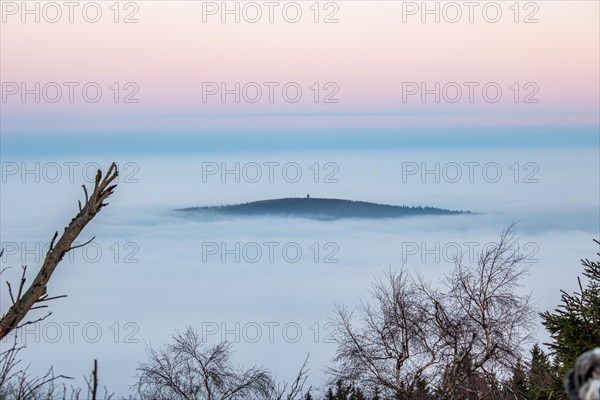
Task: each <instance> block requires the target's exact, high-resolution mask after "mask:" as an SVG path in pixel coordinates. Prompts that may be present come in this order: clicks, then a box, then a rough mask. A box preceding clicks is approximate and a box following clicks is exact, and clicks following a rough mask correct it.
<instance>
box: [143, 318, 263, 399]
mask: <svg viewBox="0 0 600 400" xmlns="http://www.w3.org/2000/svg"><path fill="white" fill-rule="evenodd" d="M148 356H149V360H148V362H146V363H142V364H140V365H139V366H138V371H139V375H138V382H137V384H136V390H137V392H138V395H139V397H140V398H141V399H152V400H162V399H164V400H171V399H182V400H200V399H206V400H236V399H254V398H260V397H262V398H265V397H267V396H268V395H269V394H270V390H271V378H270V376H269V373H268V372H267V371H266V370H263V369H261V368H257V367H253V368H250V369H247V370H244V369H240V368H235V367H233V366H232V365H231V362H230V357H231V345H230V344H229V343H227V342H222V343H219V344H217V345H216V346H212V347H204V344H203V343H202V340H201V338H200V336H199V334H198V332H196V331H195V330H194V329H192V328H191V327H188V328H186V329H185V331H183V332H177V333H176V334H175V335H174V336H173V343H171V344H168V345H166V346H165V347H164V348H162V349H159V350H155V349H152V348H149V349H148Z"/></svg>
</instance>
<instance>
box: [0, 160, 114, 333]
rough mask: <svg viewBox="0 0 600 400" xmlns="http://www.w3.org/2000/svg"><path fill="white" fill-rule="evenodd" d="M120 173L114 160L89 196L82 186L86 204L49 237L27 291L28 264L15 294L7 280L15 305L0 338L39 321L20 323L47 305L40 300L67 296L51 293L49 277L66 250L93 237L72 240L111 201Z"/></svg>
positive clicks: (0, 327)
mask: <svg viewBox="0 0 600 400" xmlns="http://www.w3.org/2000/svg"><path fill="white" fill-rule="evenodd" d="M118 175H119V173H118V171H117V166H116V164H115V163H113V164H112V165H111V166H110V168H109V169H108V172H107V173H106V175H105V176H104V178H102V172H101V171H100V170H98V172H97V174H96V181H95V185H94V190H93V192H92V195H91V196H88V191H87V189H86V187H85V185H84V186H83V191H84V193H85V203H84V205H83V206H82V205H81V202H79V212H78V213H77V215H75V217H74V218H73V219H72V220H71V222H70V223H69V225H67V227H65V230H64V232H63V233H62V235H61V236H60V238H59V239H58V241H57V240H56V239H57V238H58V231H57V232H55V233H54V236H53V237H52V240H51V241H50V248H49V249H48V252H47V253H46V258H45V259H44V263H43V264H42V266H41V267H40V270H39V271H38V273H37V275H36V277H35V278H34V280H33V282H32V283H31V285H30V286H29V288H28V289H27V290H26V291H23V290H24V289H25V282H26V278H25V274H26V271H27V267H26V266H23V273H22V275H21V280H20V282H19V286H18V290H17V292H16V295H15V293H14V292H13V290H12V286H11V285H10V283H8V282H6V284H7V285H8V293H9V295H10V298H11V302H12V305H11V306H10V308H9V309H8V311H7V312H6V313H5V314H4V315H3V316H2V318H1V319H0V340H1V339H3V338H4V337H5V336H6V335H8V334H9V333H10V332H11V331H13V330H14V329H17V328H19V327H20V326H23V325H25V324H30V323H35V322H38V321H39V320H40V319H38V320H35V321H27V322H25V323H21V322H22V321H23V319H24V318H25V316H26V315H27V313H28V312H29V311H31V310H35V309H38V308H46V307H47V306H46V305H44V304H41V305H37V304H40V303H44V302H47V301H49V300H53V299H56V298H59V297H65V296H55V297H48V294H47V285H48V281H49V280H50V278H51V277H52V273H53V272H54V270H55V269H56V267H57V266H58V264H59V263H60V261H61V260H62V259H63V257H64V256H65V254H67V253H68V252H69V251H71V250H73V249H76V248H78V247H82V246H85V245H86V244H88V243H90V242H91V241H92V240H93V239H94V238H92V239H91V240H89V241H88V242H86V243H83V244H81V245H77V246H73V242H74V241H75V239H76V238H77V236H79V234H80V233H81V231H82V230H83V228H85V226H86V225H87V224H88V223H89V222H90V221H91V220H92V219H93V218H94V217H95V216H96V214H97V213H98V212H99V211H100V210H101V209H102V208H103V207H105V206H106V205H107V204H108V203H105V201H106V199H108V198H109V197H110V195H111V194H113V190H114V189H115V187H116V186H117V185H111V183H112V182H113V181H114V180H115V179H116V178H117V176H118ZM49 315H50V314H47V315H46V317H48V316H49ZM46 317H42V318H41V319H44V318H46Z"/></svg>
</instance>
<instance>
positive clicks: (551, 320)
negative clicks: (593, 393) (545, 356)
mask: <svg viewBox="0 0 600 400" xmlns="http://www.w3.org/2000/svg"><path fill="white" fill-rule="evenodd" d="M594 242H596V243H597V244H599V245H600V242H598V241H597V240H594ZM598 255H599V256H600V253H598ZM581 262H582V264H583V266H584V272H583V275H584V277H585V278H586V280H587V285H586V286H585V287H584V286H583V284H582V282H581V279H580V278H577V279H578V281H579V290H580V291H579V292H575V293H572V294H569V293H567V292H566V291H564V290H561V292H562V296H561V304H560V305H559V306H558V308H556V309H555V310H554V312H553V313H551V312H549V311H545V312H543V313H541V314H540V316H541V317H542V319H543V322H542V323H543V324H544V326H545V327H546V329H547V330H548V332H550V336H551V338H552V342H551V343H549V344H548V346H549V347H550V349H551V350H552V353H553V354H554V357H555V360H554V361H555V368H556V377H557V378H556V379H555V382H554V389H555V390H556V393H560V395H561V396H562V397H561V398H566V396H565V395H564V394H563V393H564V391H563V390H562V379H563V377H564V376H565V375H566V373H567V372H568V370H570V369H571V368H573V366H574V365H575V360H576V359H577V357H578V356H579V355H581V354H582V353H584V352H585V351H587V350H590V349H592V348H594V347H596V346H598V344H599V343H600V262H599V261H590V260H588V259H585V260H581Z"/></svg>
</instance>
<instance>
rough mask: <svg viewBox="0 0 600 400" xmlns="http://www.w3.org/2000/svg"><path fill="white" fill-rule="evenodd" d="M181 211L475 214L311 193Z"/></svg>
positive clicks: (321, 215) (318, 215)
mask: <svg viewBox="0 0 600 400" xmlns="http://www.w3.org/2000/svg"><path fill="white" fill-rule="evenodd" d="M177 211H181V212H189V213H203V214H207V215H223V216H277V217H300V218H309V219H319V220H334V219H343V218H368V219H377V218H401V217H412V216H421V215H459V214H473V213H472V212H470V211H462V210H460V211H457V210H447V209H443V208H434V207H420V206H419V207H408V206H394V205H387V204H377V203H369V202H366V201H352V200H341V199H324V198H312V197H310V196H308V195H307V196H306V197H297V198H286V199H272V200H261V201H253V202H250V203H243V204H234V205H222V206H209V207H191V208H184V209H179V210H177Z"/></svg>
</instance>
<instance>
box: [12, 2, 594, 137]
mask: <svg viewBox="0 0 600 400" xmlns="http://www.w3.org/2000/svg"><path fill="white" fill-rule="evenodd" d="M7 3H14V4H17V7H18V9H17V10H16V11H15V9H14V8H7V6H6V4H7ZM33 3H34V2H30V3H27V4H30V7H34V6H33V5H32V4H33ZM46 3H47V2H40V6H39V7H40V17H41V18H40V22H39V23H35V22H34V20H33V18H34V16H32V15H25V18H26V22H25V23H23V22H22V21H21V17H22V15H21V12H22V10H21V9H20V7H21V6H20V5H19V4H20V3H19V2H3V6H2V11H3V15H2V28H1V29H2V35H0V36H1V37H0V47H1V49H2V50H1V55H2V57H1V60H0V68H1V73H2V82H3V99H2V104H1V106H2V126H1V130H2V134H3V135H13V134H23V133H27V134H48V133H49V134H57V133H84V134H85V133H89V132H92V131H94V130H95V131H98V130H101V131H103V132H105V133H107V132H115V133H116V132H147V131H148V130H153V131H162V132H165V133H170V132H179V131H185V132H205V131H214V130H244V129H245V128H247V127H248V126H249V125H251V126H252V127H253V128H259V129H285V128H289V127H294V128H297V129H302V128H304V129H315V128H317V127H319V128H330V129H344V128H361V127H362V128H381V129H394V128H400V127H402V128H407V127H408V128H410V127H415V128H422V127H441V128H443V127H449V126H451V127H460V126H464V127H478V126H506V125H509V126H557V125H559V126H598V125H600V123H599V120H598V118H599V116H598V107H599V106H600V105H599V100H598V99H599V95H598V91H599V86H600V80H599V76H598V70H599V68H600V62H599V48H600V39H599V35H598V14H599V12H600V5H599V3H598V2H595V1H568V2H567V1H542V2H529V3H520V5H519V7H518V9H519V15H518V18H519V22H518V23H515V22H514V18H515V17H516V14H515V9H514V8H511V7H514V5H513V3H512V2H496V3H495V4H499V5H500V7H501V11H502V17H501V18H500V20H499V22H497V23H490V22H486V20H485V18H484V13H483V11H482V9H483V6H480V7H477V8H475V9H474V10H473V14H472V15H473V21H474V22H473V23H471V22H469V14H468V11H469V9H468V8H466V7H464V6H461V12H462V17H461V18H460V20H459V21H458V22H457V23H450V22H448V20H447V19H449V18H453V15H455V14H454V13H455V9H454V8H452V7H450V8H448V7H449V6H448V4H449V3H452V2H438V3H439V8H440V13H441V14H440V15H441V20H440V22H439V23H436V22H435V21H434V16H432V15H428V16H427V15H425V17H426V18H427V20H426V23H422V22H421V17H422V14H421V11H422V10H420V9H419V10H417V13H416V14H415V15H412V14H408V13H407V11H409V8H407V7H409V6H408V5H407V4H408V3H413V4H416V5H417V6H419V4H420V2H388V1H377V2H366V1H341V2H335V3H333V2H330V3H331V4H336V5H337V8H331V7H332V6H326V4H330V3H327V2H321V3H320V4H319V9H320V14H319V18H320V19H321V20H322V19H323V18H324V17H325V16H326V15H329V14H331V15H332V16H333V17H334V18H337V19H338V20H339V22H337V23H322V22H320V23H314V21H313V18H314V17H315V13H314V11H313V9H310V7H312V4H313V3H312V2H298V3H297V4H300V7H301V10H302V12H303V14H302V18H301V19H300V21H299V22H297V23H288V22H286V21H285V20H284V18H283V14H282V12H281V11H280V9H281V8H282V7H283V5H285V4H287V3H290V2H280V4H281V5H282V6H281V7H278V8H275V9H274V13H273V18H274V22H273V23H269V22H268V14H267V12H268V8H267V7H264V6H261V10H262V12H263V15H262V18H261V19H260V21H259V22H257V23H250V22H248V21H246V20H244V14H243V11H242V10H244V9H245V7H247V5H248V3H249V2H236V3H239V8H240V15H241V19H240V22H239V23H236V22H235V21H234V18H235V16H233V15H226V16H225V17H226V18H227V22H226V23H222V22H221V19H220V17H221V13H220V12H221V10H220V9H219V10H218V12H217V13H216V14H215V15H209V14H206V11H207V10H209V8H207V7H212V6H210V5H207V4H209V3H210V4H216V5H217V7H219V8H220V7H221V6H220V4H221V2H214V3H213V2H190V1H173V2H164V1H142V2H135V4H136V5H137V7H138V9H133V8H127V9H125V8H122V9H120V14H119V19H120V20H122V19H123V18H124V17H125V16H126V15H128V14H130V13H131V12H134V11H135V13H134V14H133V17H134V18H137V19H138V20H139V22H138V23H132V24H125V23H122V22H119V23H114V21H113V18H114V11H113V10H111V9H109V3H102V2H101V5H102V12H103V14H102V18H101V19H100V21H99V22H97V23H94V24H92V23H88V22H85V20H84V19H83V17H82V14H81V11H80V10H79V9H75V12H74V14H73V16H74V21H75V22H74V23H69V22H68V19H67V18H68V14H67V9H66V8H64V7H63V8H62V12H63V15H62V17H61V19H60V20H59V21H58V22H57V23H50V22H48V21H47V20H46V19H48V18H53V15H54V11H53V10H52V9H51V8H48V10H47V11H46V14H44V12H43V10H44V5H45V4H46ZM232 3H233V2H230V4H232ZM374 3H376V6H373V4H374ZM488 3H493V2H481V3H480V4H482V5H485V4H488ZM256 4H259V5H261V4H263V3H262V2H257V3H256ZM430 4H433V3H430ZM454 4H459V5H461V4H463V3H462V2H456V3H454ZM527 4H534V5H535V7H534V8H533V6H527ZM121 5H123V3H121ZM326 7H329V8H326ZM444 10H445V11H444ZM78 11H80V12H78ZM492 11H493V10H491V11H489V10H488V12H487V13H486V15H485V16H486V17H487V18H490V16H492V17H493V15H494V14H493V12H492ZM203 12H204V13H205V14H203ZM251 12H253V10H252V9H250V8H249V9H248V11H247V14H246V15H249V16H250V17H251V16H252V15H253V14H252V13H251ZM333 12H335V13H334V14H332V13H333ZM290 13H291V11H290V12H288V14H287V15H293V13H292V14H290ZM13 14H14V15H13ZM444 16H446V19H445V18H444ZM527 17H530V19H537V20H538V22H536V23H524V22H523V20H524V19H525V18H527ZM203 18H205V20H206V22H203ZM403 18H405V20H406V22H402V20H403ZM7 82H14V83H17V84H21V83H23V82H25V83H26V85H27V87H28V88H31V87H33V85H34V84H35V82H40V84H41V86H42V87H43V86H44V85H45V84H47V83H49V82H56V83H58V84H59V85H60V86H61V87H62V89H63V96H62V98H61V99H60V100H59V101H58V102H57V103H54V104H51V103H49V102H47V101H44V98H43V97H42V101H41V102H40V103H39V104H36V103H35V102H34V99H33V96H32V95H29V96H28V97H26V101H25V103H23V102H22V101H21V99H20V96H19V93H17V94H15V95H10V94H7V93H6V90H7V87H6V86H5V84H6V83H7ZM63 82H79V83H80V84H81V86H82V85H84V84H85V83H87V82H97V83H98V84H99V85H100V87H101V88H102V90H103V93H102V97H101V99H100V101H98V102H97V103H88V102H86V101H84V100H83V98H82V97H81V93H80V91H79V90H78V89H76V90H75V92H74V93H75V100H74V102H73V103H70V102H69V101H68V100H67V93H68V89H67V88H66V87H65V86H64V85H63ZM114 82H119V85H120V87H121V89H120V90H121V92H120V98H121V100H122V99H123V96H124V95H125V94H126V93H130V92H131V90H132V89H131V87H130V88H128V89H125V88H124V87H123V86H124V84H125V83H127V82H134V83H135V84H136V85H137V87H138V88H139V92H137V93H136V94H135V96H134V98H136V99H138V100H139V102H138V103H136V104H124V103H122V102H119V103H117V104H115V103H114V101H113V98H112V96H113V94H114V93H113V91H111V89H110V88H109V87H110V86H111V85H112V84H113V83H114ZM206 82H216V83H218V84H220V83H222V82H225V83H226V85H227V87H229V88H231V87H233V86H234V85H235V82H240V84H241V86H242V87H243V85H245V84H247V83H249V82H256V83H258V84H259V85H260V86H261V87H262V90H263V96H262V98H261V99H260V100H259V101H258V102H257V103H254V104H251V103H249V102H245V101H244V100H243V97H242V101H241V102H240V103H235V101H234V100H233V96H232V95H229V97H227V98H226V102H225V103H222V102H221V100H220V98H219V95H218V94H217V95H215V96H209V97H207V101H206V102H203V99H202V97H203V96H202V93H203V83H204V84H205V83H206ZM264 82H279V83H280V86H279V87H282V86H283V85H285V84H286V83H289V82H296V83H298V85H300V87H301V88H302V90H303V93H302V97H301V99H300V101H298V102H297V103H291V102H287V101H285V100H284V99H283V97H282V94H281V92H280V91H279V90H278V89H279V88H277V89H276V90H275V92H274V93H275V97H274V101H273V102H272V103H270V102H269V101H268V99H267V97H268V88H267V87H265V86H264V85H263V83H264ZM314 82H319V85H320V101H319V102H318V103H315V102H314V99H313V95H314V91H313V90H311V89H310V86H311V85H312V84H313V83H314ZM328 82H333V83H335V84H336V85H337V88H339V91H338V92H337V93H336V94H335V95H334V96H333V97H332V98H334V99H338V100H339V102H338V103H324V102H323V101H322V100H323V98H324V96H325V95H326V94H327V93H332V92H333V87H329V88H325V87H324V85H325V84H326V83H328ZM407 82H416V83H418V84H421V83H422V82H425V83H426V86H427V88H433V87H434V85H435V82H440V85H441V87H443V86H444V85H445V84H447V83H449V82H456V83H458V84H459V86H460V87H461V88H462V91H463V93H462V96H461V98H460V100H459V101H458V102H456V103H450V102H448V101H444V97H443V96H442V99H441V101H440V102H439V103H436V102H435V100H434V96H433V95H429V96H428V97H426V102H424V103H423V102H422V101H420V96H419V94H416V95H413V96H410V97H407V98H406V101H403V95H402V94H403V84H406V83H407ZM464 82H477V83H479V86H478V87H477V88H476V89H475V91H474V101H473V103H471V102H470V101H469V99H468V97H469V95H468V92H469V89H468V87H467V86H465V85H464ZM490 82H495V83H497V84H498V85H499V87H501V89H502V91H503V92H502V96H501V98H500V101H498V102H497V103H491V102H487V101H485V100H484V98H483V94H482V92H481V88H482V87H483V86H484V85H485V84H487V83H490ZM515 82H517V83H518V85H519V100H520V101H519V102H518V103H515V102H514V95H515V90H514V89H511V87H513V84H514V83H515ZM528 83H534V84H535V85H536V87H535V88H534V87H533V86H529V87H525V85H526V84H528ZM81 86H80V87H81ZM536 88H537V89H538V90H537V91H535V90H534V89H536ZM130 89H131V90H130ZM405 89H406V87H405ZM449 90H450V91H449V92H447V96H448V97H454V93H455V92H453V90H454V89H452V88H450V89H449ZM534 91H535V92H536V93H534ZM49 93H53V92H52V90H51V92H49ZM490 93H492V94H493V91H492V92H490ZM528 94H532V99H538V100H539V102H538V103H523V100H524V98H525V96H527V95H528ZM52 96H53V94H52Z"/></svg>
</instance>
